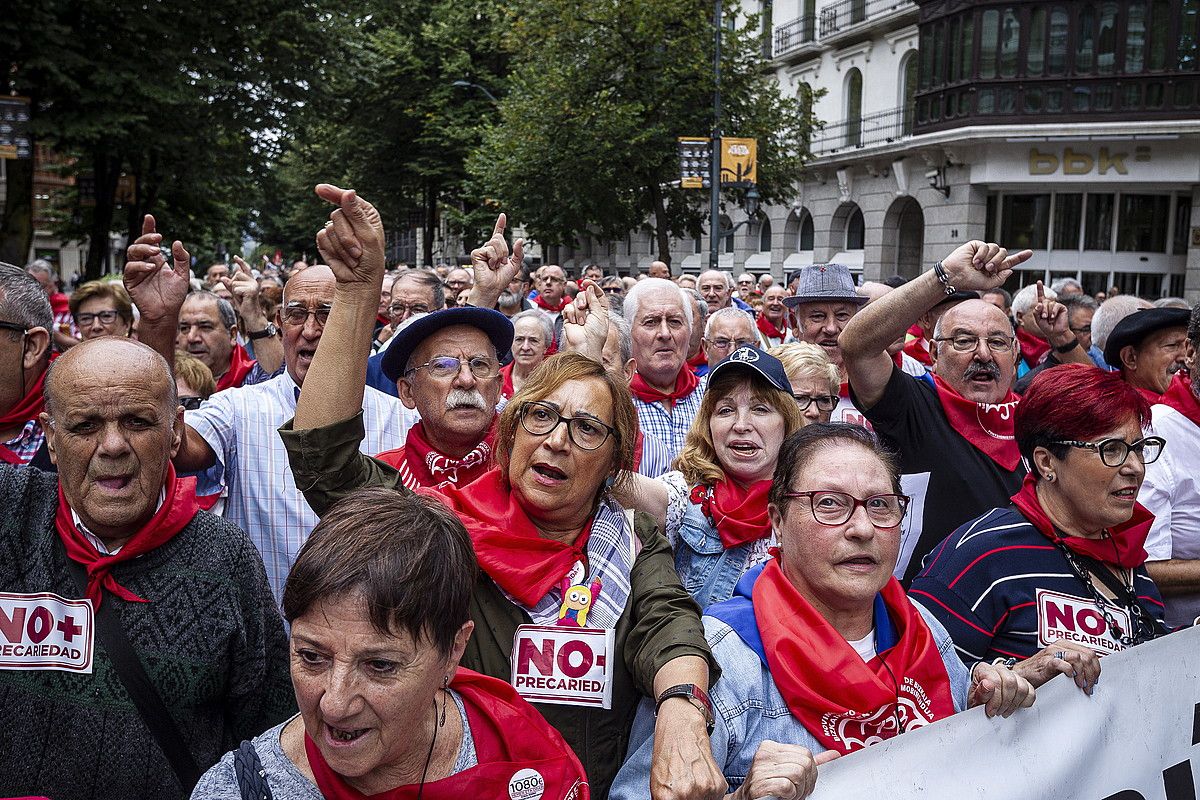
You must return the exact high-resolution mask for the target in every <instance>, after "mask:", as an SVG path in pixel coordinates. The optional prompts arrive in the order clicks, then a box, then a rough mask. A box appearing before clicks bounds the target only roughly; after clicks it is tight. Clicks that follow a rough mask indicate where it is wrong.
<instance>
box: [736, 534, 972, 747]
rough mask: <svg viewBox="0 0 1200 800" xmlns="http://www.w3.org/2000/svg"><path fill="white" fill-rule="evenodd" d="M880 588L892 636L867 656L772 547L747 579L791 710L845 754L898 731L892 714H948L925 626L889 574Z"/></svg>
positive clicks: (928, 718) (950, 704) (940, 665)
mask: <svg viewBox="0 0 1200 800" xmlns="http://www.w3.org/2000/svg"><path fill="white" fill-rule="evenodd" d="M880 595H881V596H882V597H883V602H884V604H885V605H886V606H887V612H888V618H889V619H890V620H891V622H892V625H893V627H894V628H895V630H896V637H897V641H896V644H895V646H893V647H892V648H891V649H890V650H887V651H886V652H884V653H881V654H880V655H881V656H882V658H881V657H880V655H877V656H876V657H875V658H873V659H871V661H870V662H869V663H868V662H864V661H863V660H862V657H861V656H860V655H859V654H858V653H857V652H855V650H854V648H853V647H851V646H850V643H849V642H847V641H846V639H845V637H843V636H842V635H841V634H840V633H838V632H837V631H836V630H835V629H834V627H833V626H832V625H830V624H829V622H828V620H826V619H825V617H823V616H822V615H821V613H820V612H819V611H817V610H816V609H815V608H813V607H812V605H811V604H809V602H808V601H807V600H806V599H805V598H804V596H803V595H801V594H800V592H799V591H797V590H796V587H795V586H793V585H792V582H791V581H789V580H788V578H787V576H786V575H785V574H784V572H783V568H782V566H781V564H780V559H779V556H778V553H777V551H776V557H775V558H774V559H772V560H771V561H768V562H767V565H766V566H765V567H764V568H763V571H762V574H761V575H760V576H759V578H758V580H757V581H755V583H754V591H753V594H752V597H753V603H754V618H755V620H756V622H757V626H758V632H759V635H760V636H761V637H762V643H763V650H764V651H765V652H766V656H767V663H768V665H769V666H770V668H771V679H772V680H773V681H775V685H776V686H777V687H778V688H779V693H780V694H781V695H782V696H783V699H784V701H785V702H786V703H787V707H788V710H789V711H791V712H792V716H794V717H795V718H796V719H797V720H799V721H800V724H802V725H803V726H804V728H805V730H807V731H808V732H809V733H811V734H812V735H813V736H814V737H816V738H817V740H818V741H820V742H821V744H823V745H824V746H825V747H827V748H829V749H831V750H839V751H841V752H842V753H849V752H851V751H854V750H858V749H861V748H863V747H865V746H867V745H869V744H874V743H875V742H876V741H879V740H882V739H890V738H891V737H893V736H895V735H896V734H898V733H899V732H900V731H899V730H898V729H897V726H896V724H895V720H896V715H897V714H901V715H906V716H908V717H909V718H910V720H912V721H913V722H915V721H916V720H917V719H919V720H920V722H921V723H927V722H932V721H934V720H939V719H943V718H945V717H949V716H951V715H952V714H953V713H954V699H953V697H952V695H951V693H950V677H949V675H947V673H946V665H945V662H943V661H942V657H941V655H940V654H939V653H938V647H937V642H935V641H934V638H933V633H932V632H931V631H930V630H929V626H928V625H926V624H925V621H924V620H923V619H922V618H921V615H920V613H918V611H917V610H916V608H914V607H913V604H912V603H911V602H909V600H908V598H907V597H906V596H905V594H904V590H903V589H902V588H900V584H899V582H898V581H897V580H896V579H895V578H889V579H888V582H887V584H886V585H885V586H884V587H883V591H882V592H880ZM885 661H886V663H885ZM893 675H894V676H895V677H894V679H893ZM906 701H907V702H906ZM922 701H924V702H922ZM925 704H927V705H926V707H925V708H923V709H921V711H922V713H921V714H916V713H914V711H913V709H914V708H920V707H921V706H922V705H925ZM914 717H915V719H913V718H914ZM909 727H913V726H912V725H910V726H909Z"/></svg>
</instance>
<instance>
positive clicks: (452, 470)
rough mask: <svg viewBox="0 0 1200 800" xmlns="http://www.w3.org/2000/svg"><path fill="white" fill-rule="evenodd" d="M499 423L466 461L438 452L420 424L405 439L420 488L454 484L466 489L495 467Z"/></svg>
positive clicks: (407, 458)
mask: <svg viewBox="0 0 1200 800" xmlns="http://www.w3.org/2000/svg"><path fill="white" fill-rule="evenodd" d="M495 452H496V421H495V419H493V420H492V426H491V427H490V428H489V429H488V432H487V435H485V436H484V437H483V440H482V441H481V442H480V443H479V444H477V445H475V447H474V448H473V449H472V450H471V452H469V453H467V454H466V455H465V456H463V457H462V458H451V457H450V456H447V455H444V454H443V453H441V452H439V451H437V450H435V449H434V448H433V445H431V444H430V443H429V440H428V439H426V438H425V424H424V423H423V422H418V423H417V424H416V425H414V426H412V427H411V428H410V429H409V431H408V437H407V438H406V439H405V440H404V463H405V465H406V466H407V467H408V469H409V472H410V473H411V474H412V476H413V478H414V479H415V480H416V483H417V485H418V486H437V485H438V484H440V483H452V484H455V485H456V486H466V485H467V484H468V483H471V482H472V481H474V480H475V479H476V478H479V477H481V476H482V475H483V474H484V473H486V472H487V471H488V470H489V469H491V468H492V467H494V466H495V464H494V463H493V456H494V455H495Z"/></svg>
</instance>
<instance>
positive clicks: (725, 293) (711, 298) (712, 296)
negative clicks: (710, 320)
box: [696, 269, 750, 314]
mask: <svg viewBox="0 0 1200 800" xmlns="http://www.w3.org/2000/svg"><path fill="white" fill-rule="evenodd" d="M696 290H697V291H699V292H700V294H702V295H704V299H705V301H706V302H707V303H708V313H710V314H711V313H713V312H714V311H717V310H718V309H722V308H729V306H731V305H734V306H737V307H738V308H740V309H742V310H743V311H749V310H750V306H749V305H747V304H746V303H745V302H743V300H742V298H740V297H738V296H737V295H735V294H734V293H733V276H732V275H730V274H729V273H728V272H725V271H724V270H719V269H710V270H705V271H704V272H701V273H700V282H699V283H698V284H696Z"/></svg>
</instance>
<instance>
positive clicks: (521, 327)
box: [500, 308, 554, 400]
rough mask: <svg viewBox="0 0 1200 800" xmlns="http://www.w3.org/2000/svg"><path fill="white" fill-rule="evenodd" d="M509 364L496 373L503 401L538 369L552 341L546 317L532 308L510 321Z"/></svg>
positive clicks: (519, 389)
mask: <svg viewBox="0 0 1200 800" xmlns="http://www.w3.org/2000/svg"><path fill="white" fill-rule="evenodd" d="M512 324H513V343H512V354H513V360H512V361H511V362H509V364H508V365H506V366H505V367H503V368H502V369H501V370H500V377H501V378H503V379H504V384H503V386H502V387H501V389H500V397H501V399H503V400H507V399H509V398H510V397H512V396H513V395H514V394H516V393H517V392H519V391H521V387H522V386H524V385H525V380H526V378H528V377H529V376H530V375H531V374H532V373H533V371H534V370H535V369H537V368H538V365H539V364H541V363H542V362H543V361H545V360H546V351H547V350H548V349H549V348H550V344H551V343H552V342H553V341H554V325H553V323H552V322H551V321H550V317H549V316H547V315H546V314H545V313H543V312H541V311H538V310H537V309H536V308H533V309H530V310H528V311H522V312H521V313H520V314H517V315H515V316H514V317H513V318H512Z"/></svg>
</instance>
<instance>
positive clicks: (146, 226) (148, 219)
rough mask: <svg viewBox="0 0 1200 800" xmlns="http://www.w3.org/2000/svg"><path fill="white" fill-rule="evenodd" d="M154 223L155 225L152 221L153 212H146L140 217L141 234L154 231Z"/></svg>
mask: <svg viewBox="0 0 1200 800" xmlns="http://www.w3.org/2000/svg"><path fill="white" fill-rule="evenodd" d="M154 225H155V223H154V215H153V214H147V215H146V216H145V217H143V218H142V236H145V235H146V234H147V233H154V231H155V227H154Z"/></svg>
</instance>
